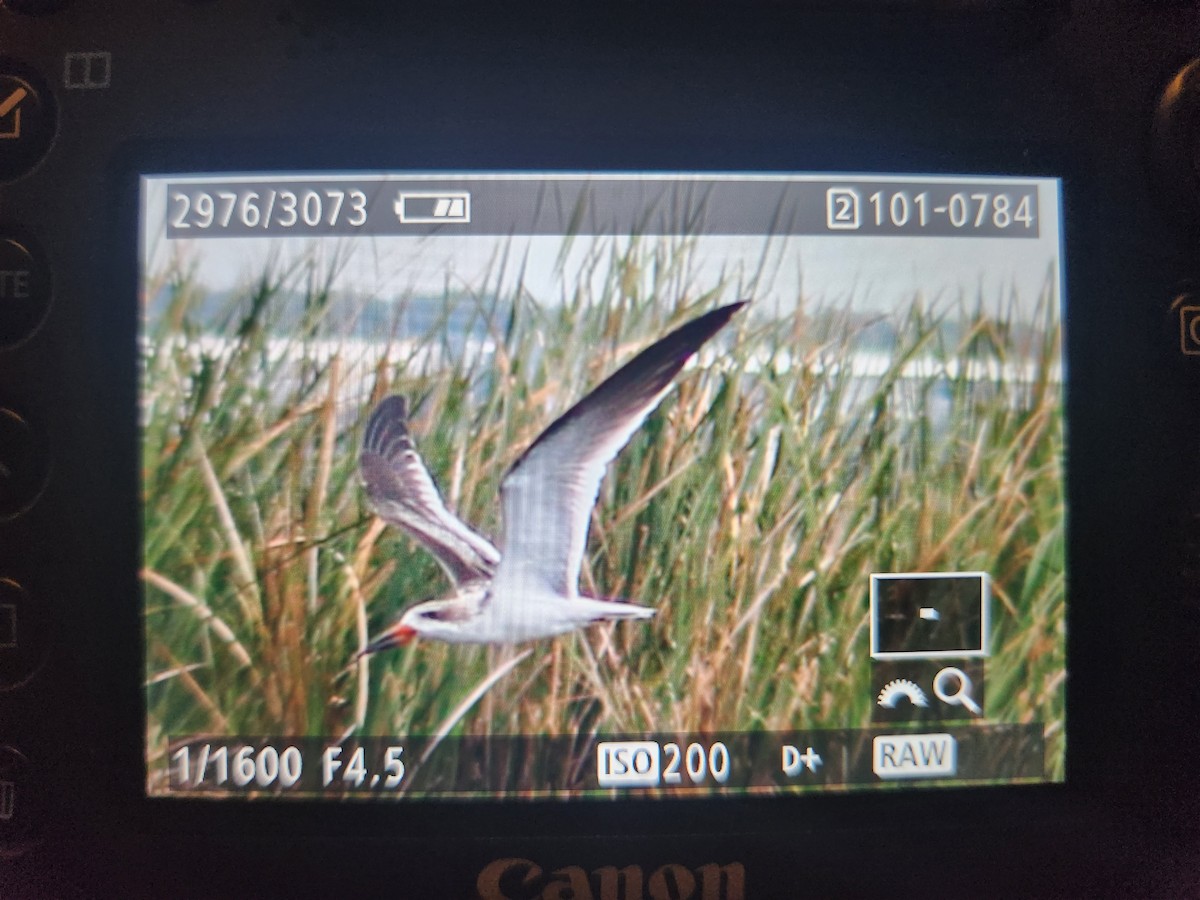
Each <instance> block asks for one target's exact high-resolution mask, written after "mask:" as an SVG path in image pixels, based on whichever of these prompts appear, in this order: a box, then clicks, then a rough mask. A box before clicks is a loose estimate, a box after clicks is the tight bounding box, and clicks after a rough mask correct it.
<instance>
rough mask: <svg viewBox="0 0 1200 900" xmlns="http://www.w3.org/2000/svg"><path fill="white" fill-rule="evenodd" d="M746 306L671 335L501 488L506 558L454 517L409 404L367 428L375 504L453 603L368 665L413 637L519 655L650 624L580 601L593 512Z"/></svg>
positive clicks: (624, 609) (620, 606) (388, 634)
mask: <svg viewBox="0 0 1200 900" xmlns="http://www.w3.org/2000/svg"><path fill="white" fill-rule="evenodd" d="M743 306H745V302H741V303H733V304H730V305H729V306H723V307H721V308H720V309H716V310H713V311H712V312H710V313H707V314H705V315H703V316H700V317H699V318H697V319H693V320H692V321H691V322H688V323H687V324H686V325H684V326H682V327H681V328H678V329H676V330H675V331H672V332H671V333H670V334H668V335H667V336H666V337H664V338H662V339H661V340H659V341H657V342H656V343H654V344H652V345H651V346H650V347H648V348H647V349H645V350H643V351H642V352H641V353H639V354H638V355H637V356H635V357H634V358H633V359H632V360H630V361H629V362H628V363H626V364H625V365H624V366H622V367H621V368H620V369H618V370H617V371H616V372H615V373H613V374H612V375H610V376H609V377H608V378H607V379H606V380H605V381H604V382H602V383H601V384H600V386H599V387H597V388H596V389H595V390H594V391H592V392H591V393H590V394H588V395H587V396H586V397H584V398H583V399H582V400H580V401H579V402H578V403H576V404H575V405H574V406H573V407H571V408H570V409H569V410H567V412H565V413H563V415H561V416H559V417H558V418H557V419H556V420H555V421H554V422H552V423H551V425H550V427H549V428H547V429H546V430H545V431H543V432H542V433H541V434H540V435H539V436H538V438H537V440H535V441H534V442H533V443H532V444H530V445H529V448H528V449H527V450H526V451H525V452H524V453H523V454H522V455H521V457H520V458H519V459H518V460H517V461H516V462H515V463H514V464H513V466H512V468H511V469H509V470H508V473H507V474H506V475H505V476H504V479H503V481H502V482H501V484H500V501H501V511H502V513H503V517H504V539H503V541H502V542H501V544H502V548H501V549H497V548H496V547H495V545H493V544H492V542H491V541H489V540H488V539H487V538H486V537H484V536H483V535H481V534H480V533H479V532H477V531H475V530H474V529H472V528H471V527H470V526H468V525H467V524H466V523H464V522H463V521H462V520H461V519H459V518H458V517H457V516H456V515H455V514H454V513H452V512H451V511H450V510H449V509H447V507H446V504H445V502H444V501H443V500H442V496H441V494H440V493H439V492H438V489H437V486H436V485H435V484H434V482H433V479H432V478H431V477H430V475H429V470H428V469H426V468H425V464H424V462H422V460H421V457H420V456H419V455H418V454H417V450H416V447H415V446H414V444H413V441H412V437H411V436H410V434H409V431H408V422H407V419H408V409H407V404H406V403H405V401H404V398H403V397H399V396H391V397H387V398H386V399H384V400H383V401H381V402H380V403H379V405H378V406H377V407H376V408H375V410H374V411H373V412H372V413H371V418H370V419H369V420H368V422H367V428H366V433H365V435H364V439H363V447H362V453H361V455H360V457H359V467H360V472H361V475H362V481H363V486H364V487H365V489H366V493H367V501H368V503H369V505H370V506H371V508H372V509H373V510H374V511H375V512H376V513H377V514H378V515H379V516H380V517H381V518H383V519H384V520H385V521H387V522H389V523H390V524H392V525H396V526H397V527H399V528H401V529H403V530H404V531H406V532H408V533H409V534H410V535H411V536H412V537H414V538H416V540H417V541H419V542H420V543H421V544H423V545H424V547H425V548H426V549H427V550H428V551H429V552H430V553H432V554H433V555H434V557H436V558H437V561H438V562H439V563H440V564H441V566H442V568H443V569H444V570H445V572H446V574H447V575H448V576H449V577H450V580H451V581H452V582H453V583H454V592H453V594H452V595H451V596H449V597H445V598H443V599H440V600H429V601H426V602H424V603H418V604H416V605H415V606H413V607H410V608H409V609H408V610H406V611H405V612H404V614H403V615H402V616H401V617H400V619H399V621H397V622H396V624H395V625H393V626H392V627H390V628H389V629H388V630H387V631H385V632H383V633H382V634H381V635H379V636H378V637H376V638H375V639H374V640H372V641H371V642H370V643H368V644H367V645H366V647H364V648H363V649H362V651H361V652H360V655H362V654H366V653H374V652H376V651H379V650H385V649H387V648H389V647H396V646H401V645H404V644H407V643H408V642H409V641H411V640H412V639H413V638H414V637H423V638H430V639H433V640H439V641H447V642H450V643H464V644H465V643H470V644H515V643H519V642H522V641H530V640H536V639H538V638H545V637H553V636H554V635H559V634H565V633H566V632H569V631H574V630H575V629H578V628H582V627H584V626H586V625H589V624H591V623H593V622H609V621H614V620H620V619H649V618H651V617H652V616H653V615H654V610H653V609H650V608H649V607H646V606H642V605H640V604H637V603H630V602H628V601H626V600H614V599H600V598H595V597H588V596H585V595H583V594H580V593H579V569H580V566H581V565H582V563H583V553H584V549H585V547H586V546H587V535H588V526H589V524H590V522H591V516H592V507H594V506H595V505H596V497H597V495H598V494H599V491H600V482H601V481H602V480H603V478H604V473H605V470H606V469H607V468H608V464H609V463H610V462H612V460H613V459H614V458H615V457H616V455H617V453H619V452H620V450H621V448H623V447H624V446H625V445H626V444H627V443H628V442H629V439H630V438H631V437H632V436H633V434H634V432H636V431H637V430H638V428H640V427H641V425H642V423H643V422H644V421H645V419H646V417H647V416H648V415H649V414H650V412H651V411H652V410H653V409H654V408H655V407H656V406H658V404H659V403H660V402H661V401H662V399H663V397H664V396H666V394H667V392H668V391H669V390H670V389H671V384H672V381H673V380H674V378H675V376H676V375H677V374H678V373H679V371H680V370H681V369H682V368H683V367H684V365H685V364H686V363H687V361H688V360H689V359H690V358H691V357H692V356H693V355H694V354H695V353H696V351H697V350H699V349H700V347H701V346H702V345H703V344H704V342H705V341H707V340H708V339H709V338H711V337H712V336H713V335H715V334H716V333H717V332H718V331H720V330H721V328H723V327H724V326H725V325H726V323H728V322H729V320H730V318H731V317H732V316H733V314H734V313H735V312H737V311H738V310H739V309H741V308H742V307H743Z"/></svg>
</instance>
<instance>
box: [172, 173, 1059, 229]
mask: <svg viewBox="0 0 1200 900" xmlns="http://www.w3.org/2000/svg"><path fill="white" fill-rule="evenodd" d="M1038 190H1039V183H1036V182H1033V181H1030V180H1017V179H1012V180H1005V179H997V180H994V181H993V180H979V181H975V180H957V181H947V180H939V179H935V178H928V177H922V178H913V179H905V178H900V177H897V176H888V177H887V179H886V180H875V179H868V178H863V177H855V176H851V177H848V178H838V177H836V176H819V177H816V178H814V177H803V178H802V177H795V178H785V177H762V176H753V175H746V176H736V177H721V178H710V177H706V176H694V177H685V178H679V177H672V178H665V177H663V178H659V177H642V178H635V177H629V178H625V177H610V176H604V177H588V178H584V177H579V176H561V177H557V176H553V175H550V176H539V177H537V178H525V177H517V176H507V177H506V176H495V175H492V176H479V177H468V176H446V177H436V178H415V177H412V176H399V175H365V176H362V177H357V176H353V177H336V178H335V177H330V176H326V177H303V178H298V177H294V176H279V177H275V178H269V179H268V178H262V177H259V178H257V179H251V180H240V179H234V178H221V179H219V180H218V179H203V178H194V179H193V178H189V179H179V180H178V181H172V182H171V183H169V184H168V185H167V197H166V204H167V208H166V211H165V213H166V220H167V236H168V237H171V238H206V237H208V238H215V237H246V236H260V237H265V236H269V237H282V236H302V237H313V236H326V235H332V236H339V235H430V234H447V235H452V234H453V235H510V234H511V235H566V234H578V235H596V234H645V235H662V234H671V235H675V234H678V235H708V234H721V235H765V234H778V235H828V236H839V237H852V236H854V235H865V236H875V237H915V236H932V237H987V238H1037V237H1038V236H1039V231H1040V210H1039V203H1038Z"/></svg>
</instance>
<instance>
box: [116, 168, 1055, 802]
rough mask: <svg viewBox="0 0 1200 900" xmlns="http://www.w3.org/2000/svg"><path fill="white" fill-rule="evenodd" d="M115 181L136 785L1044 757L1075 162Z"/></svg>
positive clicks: (763, 780)
mask: <svg viewBox="0 0 1200 900" xmlns="http://www.w3.org/2000/svg"><path fill="white" fill-rule="evenodd" d="M139 208H140V228H141V234H140V243H139V246H140V267H141V268H140V273H141V296H140V298H139V301H140V304H141V333H140V341H139V348H140V360H139V364H140V421H141V426H142V431H141V434H142V454H141V472H142V510H143V547H142V554H143V555H142V568H141V581H142V586H143V623H144V646H145V671H144V676H145V686H144V701H145V710H146V792H147V794H148V795H151V796H177V797H187V796H204V797H209V798H214V799H246V800H249V799H287V798H303V799H313V798H322V797H324V798H329V799H367V798H374V799H380V800H396V799H400V798H438V797H447V798H449V797H454V798H464V797H465V798H504V799H514V798H540V797H590V798H598V797H601V798H602V797H610V798H621V797H633V796H635V797H675V796H712V795H721V794H726V795H751V794H786V793H802V792H810V791H822V790H838V791H845V790H847V789H858V790H870V789H880V788H883V787H885V786H891V787H892V788H895V787H897V786H900V787H904V788H906V789H931V788H936V787H941V786H962V785H973V784H979V785H983V784H1006V783H1035V782H1045V781H1061V780H1062V779H1063V778H1064V774H1065V773H1064V757H1065V742H1066V731H1065V722H1066V718H1065V709H1064V701H1065V677H1066V644H1065V631H1064V623H1065V618H1066V581H1065V572H1064V544H1065V534H1064V522H1065V493H1064V472H1063V466H1064V435H1063V430H1064V429H1063V370H1064V363H1063V358H1062V323H1061V309H1062V306H1063V295H1062V284H1063V276H1062V267H1063V260H1062V253H1061V247H1062V240H1061V233H1060V231H1061V200H1060V183H1059V181H1058V180H1057V179H1052V178H1011V177H978V176H966V175H964V176H962V177H943V176H922V175H899V174H877V175H876V174H860V175H832V174H791V175H763V174H735V173H729V174H712V173H708V174H664V173H645V174H637V173H571V174H564V173H511V172H510V173H497V172H492V173H489V172H475V173H461V172H455V173H446V172H441V173H415V172H353V173H350V172H346V173H342V172H309V173H290V172H289V173H272V172H255V173H225V174H216V175H192V174H186V173H163V174H147V175H145V176H143V178H142V179H141V196H140V207H139Z"/></svg>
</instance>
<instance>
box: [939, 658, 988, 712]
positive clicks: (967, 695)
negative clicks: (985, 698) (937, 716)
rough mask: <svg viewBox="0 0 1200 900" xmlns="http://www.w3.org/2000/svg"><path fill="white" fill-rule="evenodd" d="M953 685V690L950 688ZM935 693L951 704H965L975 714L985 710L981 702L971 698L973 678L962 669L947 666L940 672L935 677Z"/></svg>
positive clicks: (940, 698)
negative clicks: (981, 706)
mask: <svg viewBox="0 0 1200 900" xmlns="http://www.w3.org/2000/svg"><path fill="white" fill-rule="evenodd" d="M951 687H954V690H953V691H951V690H950V688H951ZM933 693H934V694H935V695H937V698H938V699H939V700H941V701H942V702H943V703H947V704H949V705H950V706H965V707H966V708H967V709H969V710H970V711H971V712H972V713H974V714H975V715H979V714H980V713H982V712H983V710H982V709H980V708H979V704H978V703H976V702H975V701H974V700H973V699H972V698H971V679H970V678H968V677H967V673H966V672H964V671H963V670H962V669H956V668H955V667H954V666H947V667H946V668H944V669H942V671H940V672H938V673H937V676H936V677H935V678H934V679H933Z"/></svg>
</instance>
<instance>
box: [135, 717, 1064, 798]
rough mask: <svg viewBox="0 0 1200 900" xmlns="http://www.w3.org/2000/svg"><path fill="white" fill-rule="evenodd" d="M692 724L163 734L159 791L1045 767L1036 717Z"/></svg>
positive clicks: (964, 775) (862, 781) (588, 787)
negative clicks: (1022, 720) (979, 722)
mask: <svg viewBox="0 0 1200 900" xmlns="http://www.w3.org/2000/svg"><path fill="white" fill-rule="evenodd" d="M932 731H933V732H935V733H930V730H929V729H926V730H920V729H915V730H911V731H897V730H896V729H895V728H892V729H890V730H889V729H887V728H870V729H862V730H831V731H810V732H758V733H746V732H740V733H739V732H729V733H715V734H705V735H688V734H679V735H664V734H660V735H626V736H603V737H602V738H598V739H586V738H581V737H575V736H570V735H562V736H512V735H505V736H463V737H454V738H447V739H445V740H443V741H441V742H440V743H438V744H437V745H436V747H434V748H432V750H431V747H430V741H431V738H429V737H427V736H421V737H412V738H405V737H387V738H375V737H367V738H356V739H350V740H347V741H344V742H341V743H338V742H337V741H336V740H332V739H330V740H322V739H320V738H307V737H302V738H289V737H246V738H230V737H222V736H212V737H198V736H191V737H186V738H174V739H172V740H171V743H170V750H169V752H168V758H167V760H166V761H164V763H163V766H162V768H160V769H159V774H158V776H157V777H159V778H161V779H162V780H163V781H164V782H165V783H166V786H167V787H168V789H169V790H170V792H171V793H181V794H198V793H199V794H222V795H238V796H243V797H252V796H262V797H270V796H279V795H282V794H293V795H296V794H298V795H304V796H322V797H325V796H327V797H386V796H399V795H401V794H408V795H410V796H417V795H430V796H432V795H437V796H464V795H466V796H475V795H481V794H484V793H496V792H504V793H515V794H516V795H518V796H520V795H522V794H524V795H526V796H549V795H554V794H558V793H562V792H565V791H572V792H579V791H582V792H599V791H603V790H642V789H650V790H660V791H666V792H671V793H682V794H694V793H697V792H700V793H712V792H713V791H719V790H722V789H734V790H746V789H751V790H754V789H757V790H760V791H766V792H788V791H789V790H792V789H800V790H802V789H804V788H814V787H827V786H830V785H838V786H847V787H849V786H869V785H877V784H881V783H884V782H886V781H889V780H891V779H893V778H904V779H905V780H907V781H909V782H913V781H917V780H919V779H921V778H925V779H927V780H934V779H941V780H942V781H945V780H946V779H953V780H954V781H955V782H960V783H971V782H981V781H992V780H1003V781H1013V780H1020V779H1029V780H1031V781H1032V780H1040V779H1042V778H1043V777H1044V771H1043V767H1044V754H1045V750H1044V741H1043V736H1042V726H1041V725H1040V724H1038V723H1032V724H1029V725H986V726H976V727H967V728H945V727H942V728H938V729H933V730H932Z"/></svg>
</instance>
